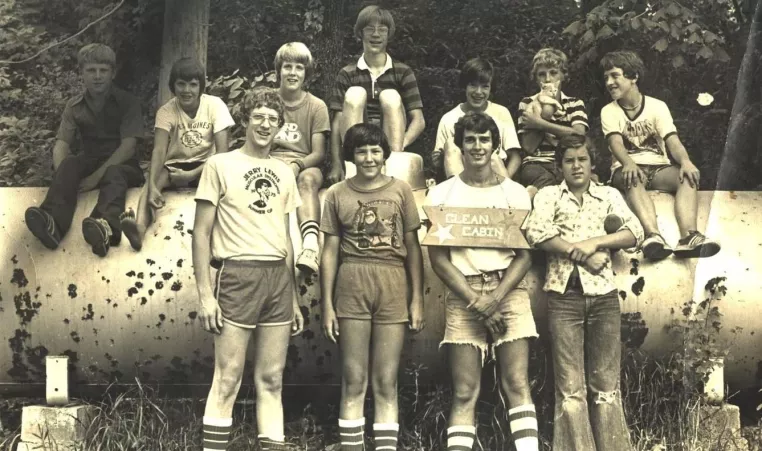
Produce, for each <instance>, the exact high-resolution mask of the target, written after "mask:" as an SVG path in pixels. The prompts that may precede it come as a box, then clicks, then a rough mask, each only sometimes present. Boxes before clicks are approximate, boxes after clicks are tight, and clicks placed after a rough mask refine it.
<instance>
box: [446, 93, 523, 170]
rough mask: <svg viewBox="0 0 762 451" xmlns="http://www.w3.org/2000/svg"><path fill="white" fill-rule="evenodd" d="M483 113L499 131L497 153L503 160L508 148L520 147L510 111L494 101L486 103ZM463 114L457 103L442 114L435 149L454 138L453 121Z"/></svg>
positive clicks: (506, 156) (506, 155) (456, 120)
mask: <svg viewBox="0 0 762 451" xmlns="http://www.w3.org/2000/svg"><path fill="white" fill-rule="evenodd" d="M484 113H485V114H486V115H487V116H489V117H491V118H492V119H493V120H494V121H495V123H496V124H497V128H498V130H499V131H500V146H499V147H498V155H499V156H500V159H501V160H503V161H505V160H506V158H508V149H520V148H521V144H519V138H518V136H517V135H516V127H515V126H514V124H513V118H512V117H511V113H510V111H508V108H506V107H504V106H502V105H498V104H497V103H494V102H488V103H487V109H486V110H484ZM465 115H466V113H465V112H464V111H463V108H461V106H460V105H458V106H456V107H455V108H453V109H452V110H450V111H448V112H447V113H445V115H444V116H442V119H440V120H439V127H437V141H436V144H435V145H434V150H435V151H442V150H444V147H445V143H447V141H449V140H451V139H454V137H455V123H456V122H458V119H460V118H462V117H463V116H465Z"/></svg>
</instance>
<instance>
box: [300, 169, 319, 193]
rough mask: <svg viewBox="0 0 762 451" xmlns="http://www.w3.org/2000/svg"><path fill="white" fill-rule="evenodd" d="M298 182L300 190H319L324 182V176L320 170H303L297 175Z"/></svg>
mask: <svg viewBox="0 0 762 451" xmlns="http://www.w3.org/2000/svg"><path fill="white" fill-rule="evenodd" d="M296 183H297V185H298V187H299V191H300V192H302V191H310V192H312V191H317V190H318V189H320V186H321V185H322V184H323V176H322V174H321V173H320V171H302V172H300V173H299V177H297V180H296Z"/></svg>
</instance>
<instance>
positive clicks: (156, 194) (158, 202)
mask: <svg viewBox="0 0 762 451" xmlns="http://www.w3.org/2000/svg"><path fill="white" fill-rule="evenodd" d="M165 203H166V201H165V200H164V196H162V195H161V191H160V190H158V189H157V188H156V187H155V186H153V184H151V185H148V204H149V205H151V207H153V208H156V209H157V210H158V209H160V208H163V207H164V204H165Z"/></svg>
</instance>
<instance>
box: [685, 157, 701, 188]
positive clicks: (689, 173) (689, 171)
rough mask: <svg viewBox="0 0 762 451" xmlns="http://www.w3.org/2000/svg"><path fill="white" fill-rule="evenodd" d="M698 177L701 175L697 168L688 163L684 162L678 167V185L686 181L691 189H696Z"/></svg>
mask: <svg viewBox="0 0 762 451" xmlns="http://www.w3.org/2000/svg"><path fill="white" fill-rule="evenodd" d="M700 176H701V173H700V172H699V170H698V168H697V167H696V165H694V164H693V163H691V162H690V161H686V162H684V163H683V164H682V165H680V183H683V181H685V180H687V181H688V184H689V185H691V188H696V189H698V186H699V177H700Z"/></svg>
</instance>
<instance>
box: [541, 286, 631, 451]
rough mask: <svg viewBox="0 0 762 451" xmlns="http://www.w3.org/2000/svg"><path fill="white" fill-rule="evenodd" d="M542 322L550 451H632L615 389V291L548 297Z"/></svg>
mask: <svg viewBox="0 0 762 451" xmlns="http://www.w3.org/2000/svg"><path fill="white" fill-rule="evenodd" d="M548 323H549V326H550V335H551V338H552V340H551V347H552V350H553V368H554V372H555V386H556V406H555V418H554V423H553V449H554V450H558V451H561V450H563V451H629V450H632V445H631V443H630V434H629V431H628V430H627V423H626V422H625V419H624V411H623V410H622V398H621V393H620V390H619V369H620V358H621V352H622V351H621V332H620V323H621V318H620V309H619V297H618V295H617V292H616V290H614V291H612V292H610V293H607V294H604V295H600V296H586V295H584V294H583V293H581V292H580V291H577V290H569V291H567V292H566V293H564V294H558V293H554V292H550V293H548ZM588 396H589V397H590V400H591V403H590V404H589V405H588Z"/></svg>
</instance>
